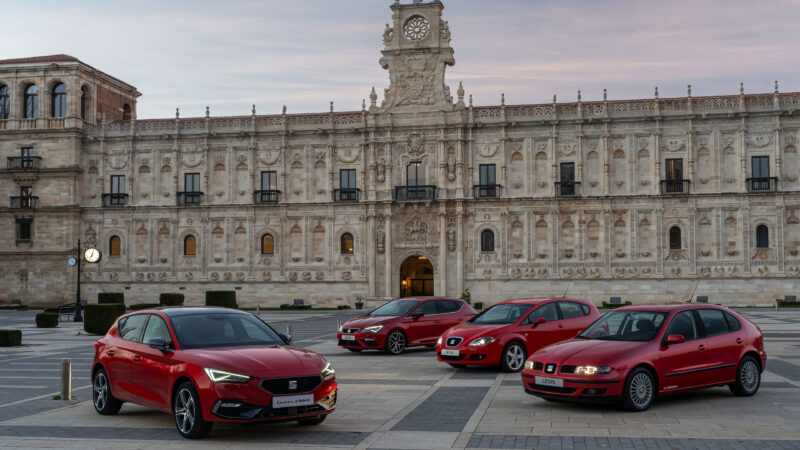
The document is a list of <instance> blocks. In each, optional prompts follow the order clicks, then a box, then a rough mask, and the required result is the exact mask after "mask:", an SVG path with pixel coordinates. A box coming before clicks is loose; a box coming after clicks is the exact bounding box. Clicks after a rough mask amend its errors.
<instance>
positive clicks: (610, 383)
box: [522, 305, 767, 410]
mask: <svg viewBox="0 0 800 450" xmlns="http://www.w3.org/2000/svg"><path fill="white" fill-rule="evenodd" d="M626 311H632V312H645V313H647V312H658V313H663V314H664V319H663V321H661V323H660V324H658V326H657V331H656V332H655V335H654V337H653V338H652V339H649V340H646V341H630V340H628V341H621V340H605V339H608V338H607V337H604V338H603V339H592V338H591V334H592V332H593V331H592V330H593V328H592V327H590V328H587V330H586V332H584V333H582V336H583V335H584V334H585V335H586V336H587V338H581V337H578V338H575V339H571V340H569V341H566V342H562V343H559V344H555V345H552V346H549V347H546V348H544V349H541V350H539V351H538V352H536V353H534V354H532V355H531V356H530V357H529V358H528V362H527V363H526V366H525V369H523V371H522V381H523V385H524V387H525V390H526V392H528V393H529V394H533V395H537V396H539V397H543V398H546V399H559V400H572V401H584V402H602V403H614V402H619V401H620V400H624V397H623V395H624V394H625V392H626V391H625V386H626V384H627V381H628V377H629V375H630V374H631V373H632V372H633V371H634V370H635V369H637V368H640V367H643V368H645V369H647V370H648V371H650V373H651V375H652V376H653V379H654V381H655V384H656V386H655V387H656V389H654V392H655V393H656V394H657V395H664V394H671V393H674V392H683V391H688V390H692V389H698V388H705V387H713V386H723V385H729V386H733V384H735V383H736V382H737V368H738V369H739V370H741V367H742V365H741V363H742V362H743V361H744V358H745V357H748V356H751V357H752V358H753V360H754V362H756V363H757V365H758V370H759V373H760V372H763V370H764V367H765V366H766V361H767V355H766V353H765V352H764V341H763V337H762V334H761V330H760V329H759V328H758V327H757V326H756V325H754V324H753V323H752V322H750V321H749V320H747V319H745V318H744V317H742V316H741V315H739V314H737V313H736V312H734V311H731V310H729V309H727V308H723V307H719V306H713V305H668V306H642V307H634V306H628V307H624V308H619V309H617V310H615V311H614V312H612V313H609V314H613V313H623V312H626ZM708 311H711V312H708ZM720 311H721V312H722V313H723V314H724V318H725V321H724V323H721V322H714V320H713V317H716V316H719V312H720ZM681 313H683V314H682V315H681V316H680V317H678V315H679V314H681ZM711 316H713V317H712V318H709V317H711ZM730 318H733V319H734V320H735V322H732V321H731V320H730ZM686 319H693V323H694V324H695V327H696V328H694V329H692V328H688V329H687V328H686V327H684V326H681V323H682V322H681V321H684V322H685V321H686ZM610 320H611V319H609V321H610ZM686 323H688V322H686ZM737 323H738V325H737ZM600 325H602V321H598V329H600V328H603V327H600ZM593 326H594V325H593ZM726 326H727V327H726ZM620 327H621V326H620ZM737 327H738V329H736V328H737ZM709 329H711V330H712V331H713V330H714V329H716V330H719V331H717V333H718V334H716V335H713V336H711V335H710V334H711V333H709V332H708V331H707V330H709ZM683 330H688V331H686V333H685V334H686V335H687V336H684V331H683ZM605 331H606V332H607V331H608V330H607V328H606V330H605ZM599 332H600V333H601V332H602V331H599ZM675 334H680V335H681V337H683V338H684V341H683V342H674V343H668V342H667V339H668V337H669V335H675ZM678 341H680V339H679V340H678ZM578 366H595V367H601V366H604V367H608V368H610V371H609V373H605V374H595V375H578V374H576V373H570V372H574V371H575V370H576V367H578ZM565 372H566V373H565ZM537 377H539V378H537ZM546 378H552V379H556V380H561V381H556V382H552V381H549V380H546ZM562 381H563V385H562ZM543 382H547V383H556V384H554V385H551V386H548V385H544V384H542V383H543ZM758 383H759V384H760V376H759V377H758ZM755 389H756V390H757V389H758V387H757V385H756V387H755ZM732 390H733V387H732ZM754 393H755V392H752V393H749V394H741V395H753V394H754ZM648 407H649V405H648ZM645 409H646V408H645ZM635 410H641V409H635Z"/></svg>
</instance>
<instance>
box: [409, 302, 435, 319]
mask: <svg viewBox="0 0 800 450" xmlns="http://www.w3.org/2000/svg"><path fill="white" fill-rule="evenodd" d="M414 312H415V313H417V312H423V313H425V315H426V316H430V315H431V314H438V313H437V312H436V302H435V301H427V302H425V303H423V304H421V305H419V306H418V307H417V309H415V310H414Z"/></svg>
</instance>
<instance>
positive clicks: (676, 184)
mask: <svg viewBox="0 0 800 450" xmlns="http://www.w3.org/2000/svg"><path fill="white" fill-rule="evenodd" d="M691 182H692V180H683V179H678V180H661V194H662V195H681V194H688V193H689V184H690V183H691Z"/></svg>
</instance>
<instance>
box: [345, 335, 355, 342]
mask: <svg viewBox="0 0 800 450" xmlns="http://www.w3.org/2000/svg"><path fill="white" fill-rule="evenodd" d="M342 340H343V341H355V340H356V337H355V336H353V335H352V334H343V335H342Z"/></svg>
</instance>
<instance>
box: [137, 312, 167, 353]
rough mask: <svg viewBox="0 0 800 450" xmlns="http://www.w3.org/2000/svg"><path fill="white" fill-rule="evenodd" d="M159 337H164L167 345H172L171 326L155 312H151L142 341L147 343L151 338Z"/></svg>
mask: <svg viewBox="0 0 800 450" xmlns="http://www.w3.org/2000/svg"><path fill="white" fill-rule="evenodd" d="M157 337H160V338H164V342H165V343H166V344H167V347H170V346H172V336H170V334H169V328H167V324H166V323H165V322H164V319H162V318H161V317H159V316H157V315H155V314H151V315H150V320H148V321H147V326H146V327H145V329H144V337H143V338H142V342H144V343H145V344H146V343H147V341H149V340H150V339H153V338H157Z"/></svg>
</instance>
